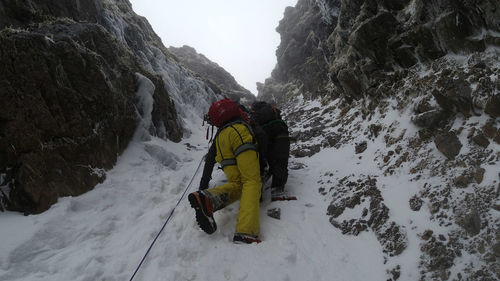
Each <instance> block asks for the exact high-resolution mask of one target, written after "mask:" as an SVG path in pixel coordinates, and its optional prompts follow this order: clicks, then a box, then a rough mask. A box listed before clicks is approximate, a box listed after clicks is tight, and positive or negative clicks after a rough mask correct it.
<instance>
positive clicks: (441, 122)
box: [258, 0, 500, 280]
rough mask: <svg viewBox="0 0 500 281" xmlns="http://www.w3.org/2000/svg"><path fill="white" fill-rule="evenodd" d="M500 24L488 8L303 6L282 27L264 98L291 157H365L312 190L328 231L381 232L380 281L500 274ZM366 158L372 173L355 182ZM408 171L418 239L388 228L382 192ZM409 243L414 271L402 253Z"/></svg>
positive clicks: (495, 8) (339, 1) (361, 0)
mask: <svg viewBox="0 0 500 281" xmlns="http://www.w3.org/2000/svg"><path fill="white" fill-rule="evenodd" d="M499 19H500V2H498V1H489V0H483V1H458V0H456V1H455V0H443V1H426V0H408V1H406V0H405V1H390V0H354V1H348V0H345V1H344V0H299V1H298V3H297V5H296V6H295V7H293V8H292V7H290V8H287V11H286V12H285V16H284V19H283V20H282V21H281V22H280V25H279V27H278V28H277V30H278V32H280V34H281V39H282V40H281V44H280V46H279V48H278V51H277V58H278V62H277V65H276V68H275V70H274V71H273V73H272V76H271V77H270V78H268V79H267V80H266V81H265V83H264V84H261V85H260V87H259V96H258V97H259V98H260V99H264V100H274V101H277V102H278V103H279V104H280V106H281V107H282V108H284V110H283V112H284V115H285V120H287V121H288V123H289V125H290V126H289V128H290V131H291V134H292V136H293V138H294V139H295V140H296V142H295V143H293V144H292V149H291V154H292V155H293V156H294V157H295V158H296V159H300V158H302V157H311V156H313V155H315V154H321V152H322V151H323V150H324V149H326V150H329V151H330V152H331V150H332V149H334V150H339V151H343V152H345V151H346V150H347V151H352V154H353V155H348V154H347V155H346V154H345V153H344V154H342V153H339V155H342V156H343V157H346V159H350V158H351V157H352V158H354V159H359V161H355V162H357V163H353V167H350V168H352V170H353V172H352V173H349V174H347V175H345V174H344V175H339V174H338V172H339V170H342V168H339V166H342V165H346V164H345V161H344V160H346V159H333V160H332V169H331V171H327V172H326V173H325V175H324V176H323V177H322V178H321V179H319V181H318V191H319V192H320V193H321V194H323V195H324V196H326V198H331V204H330V206H329V207H328V209H327V210H326V213H327V215H328V216H330V222H331V224H332V226H333V227H335V228H337V229H339V230H340V231H341V232H342V233H343V234H346V235H358V234H359V233H361V232H372V233H373V234H374V235H375V237H376V239H377V240H378V241H379V242H380V245H381V247H382V250H383V252H384V254H385V260H384V263H387V272H388V278H387V279H388V280H398V279H399V278H400V276H406V278H409V276H410V275H411V278H410V279H415V278H417V279H419V280H496V279H498V278H500V267H499V265H498V262H496V261H497V260H498V256H499V251H498V249H499V245H500V237H499V235H498V225H499V219H498V218H499V216H498V214H499V210H500V208H499V205H498V197H499V190H500V186H499V184H498V182H499V180H500V178H499V175H498V172H497V170H498V169H497V167H498V166H499V165H500V154H499V151H500V150H499V147H500V120H499V116H500V115H499V109H500V103H499V100H500V82H499V81H500V79H499V78H500V77H499V74H498V73H500V61H499V59H498V58H499V57H500V35H499V34H500V32H499V31H500V21H499ZM313 34H314V35H316V36H313ZM311 38H318V39H319V40H318V41H314V40H313V41H311V40H310V39H311ZM311 42H314V44H311ZM319 53H321V54H323V56H319V55H315V54H319ZM311 65H314V66H315V67H311ZM304 104H306V105H307V106H306V107H304ZM313 105H315V106H313ZM380 144H382V145H381V146H380ZM374 147H376V149H374ZM327 153H328V152H327ZM365 158H368V159H369V160H367V162H368V163H369V165H372V164H373V165H375V166H376V168H375V169H372V170H370V171H369V172H368V174H361V173H356V172H354V171H357V170H358V169H357V167H358V166H357V165H358V164H360V162H363V161H362V160H361V159H365ZM297 161H299V162H300V160H297ZM339 163H342V165H340V164H339ZM406 175H409V178H408V181H407V182H406V181H405V182H401V187H399V186H398V188H397V189H394V190H393V191H395V192H396V193H398V192H402V191H404V192H407V191H408V190H409V189H407V187H409V186H414V187H415V189H414V194H413V195H412V196H411V197H409V198H408V199H409V200H408V199H405V200H404V202H399V201H398V202H397V203H398V204H400V203H402V204H406V205H405V206H404V208H403V210H404V213H405V215H408V216H409V217H411V216H412V214H419V215H422V216H423V218H425V220H426V223H427V225H426V226H425V228H423V229H419V228H418V227H417V226H416V225H414V224H413V222H412V221H410V222H409V224H407V225H405V222H402V221H401V220H400V221H398V220H397V219H395V218H396V217H398V216H397V215H395V214H394V210H393V209H392V208H393V207H394V205H393V206H391V205H390V204H389V202H391V197H392V199H394V197H393V196H394V195H393V194H387V191H386V190H385V191H384V188H386V187H384V184H383V183H384V182H385V183H386V184H387V183H390V184H393V183H400V181H399V176H401V177H404V176H406ZM381 183H382V184H381ZM388 199H389V200H388ZM363 202H365V203H363ZM366 202H369V204H367V203H366ZM351 214H356V215H353V216H351ZM357 214H359V215H357ZM436 226H437V227H436ZM412 237H414V238H415V237H416V239H414V240H412ZM412 245H413V246H415V245H417V248H418V249H417V251H418V253H417V254H416V255H415V259H414V260H413V261H412V265H411V266H414V265H415V264H418V271H413V272H412V273H409V272H410V270H409V269H408V264H407V265H406V268H405V265H404V263H405V261H404V259H405V258H400V256H401V255H406V257H408V255H412V253H408V251H412V250H408V248H411V246H412ZM413 249H414V250H415V248H413ZM405 252H406V254H404V253H405ZM409 274H410V275H409ZM417 276H418V277H417Z"/></svg>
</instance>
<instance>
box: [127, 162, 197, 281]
mask: <svg viewBox="0 0 500 281" xmlns="http://www.w3.org/2000/svg"><path fill="white" fill-rule="evenodd" d="M203 160H205V156H203V157H202V158H201V160H200V163H199V164H198V168H196V171H195V172H194V175H193V177H192V178H191V181H189V184H188V185H187V186H186V189H185V190H184V193H182V195H181V198H179V201H177V204H176V205H175V207H174V208H173V209H172V211H171V212H170V215H169V216H168V218H167V220H166V221H165V223H164V224H163V226H162V227H161V229H160V231H159V232H158V234H156V237H155V239H154V240H153V242H151V245H149V248H148V250H147V251H146V254H144V257H142V260H141V262H140V263H139V265H138V266H137V268H136V269H135V271H134V274H133V275H132V277H130V280H129V281H132V280H133V279H134V277H135V275H136V274H137V272H138V271H139V269H140V268H141V266H142V264H143V263H144V260H146V257H147V255H148V254H149V252H150V251H151V248H153V245H154V244H155V243H156V240H157V239H158V237H160V234H161V232H162V231H163V229H165V226H167V223H168V222H169V221H170V218H171V217H172V215H173V214H174V211H175V209H176V208H177V207H178V206H179V204H180V203H181V201H182V199H184V196H185V195H186V193H187V191H188V190H189V187H191V184H192V183H193V180H194V178H195V177H196V175H197V174H198V171H199V170H200V167H201V163H203Z"/></svg>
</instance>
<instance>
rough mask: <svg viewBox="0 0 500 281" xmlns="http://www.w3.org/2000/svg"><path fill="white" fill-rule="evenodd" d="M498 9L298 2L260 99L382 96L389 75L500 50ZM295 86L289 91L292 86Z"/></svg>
mask: <svg viewBox="0 0 500 281" xmlns="http://www.w3.org/2000/svg"><path fill="white" fill-rule="evenodd" d="M498 18H500V11H499V8H498V3H497V2H496V1H490V0H483V1H474V2H470V1H455V0H443V1H424V0H414V1H409V0H408V1H376V0H370V1H365V0H360V1H341V0H299V1H298V3H297V5H296V6H295V7H288V8H287V9H286V11H285V16H284V18H283V20H282V21H281V22H280V24H279V26H278V27H277V29H276V30H277V31H278V32H279V33H280V34H281V44H280V46H279V47H278V50H277V51H276V56H277V59H278V63H277V65H276V68H275V69H274V71H273V73H272V76H271V78H269V79H268V81H266V83H265V84H263V85H261V87H260V88H261V90H260V91H259V96H261V97H262V98H268V99H280V98H282V96H283V95H285V94H286V93H289V92H290V90H291V88H290V87H286V86H287V84H289V83H292V84H293V86H294V87H293V88H294V89H300V91H301V92H302V93H304V94H305V95H307V96H327V95H329V96H331V97H337V96H340V95H341V96H343V97H345V98H348V99H359V98H361V97H363V96H366V95H378V94H379V93H377V87H378V85H379V81H380V80H381V78H382V77H383V76H384V75H387V74H389V73H393V72H395V71H398V70H401V69H405V68H408V67H411V66H414V65H416V64H420V63H424V64H425V63H430V62H432V61H434V60H435V59H437V58H440V57H443V56H444V55H445V54H448V53H450V52H453V53H472V52H483V51H485V50H486V49H487V48H488V47H491V46H500V36H499V35H498V34H499V32H500V21H499V20H498ZM289 86H290V85H289Z"/></svg>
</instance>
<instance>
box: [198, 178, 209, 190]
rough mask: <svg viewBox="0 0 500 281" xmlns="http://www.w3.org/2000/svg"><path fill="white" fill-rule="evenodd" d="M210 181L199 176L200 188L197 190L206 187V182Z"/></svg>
mask: <svg viewBox="0 0 500 281" xmlns="http://www.w3.org/2000/svg"><path fill="white" fill-rule="evenodd" d="M209 182H210V179H205V178H203V177H202V178H201V181H200V188H199V190H205V189H207V188H208V183H209Z"/></svg>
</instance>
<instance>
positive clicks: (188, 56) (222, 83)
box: [168, 45, 255, 105]
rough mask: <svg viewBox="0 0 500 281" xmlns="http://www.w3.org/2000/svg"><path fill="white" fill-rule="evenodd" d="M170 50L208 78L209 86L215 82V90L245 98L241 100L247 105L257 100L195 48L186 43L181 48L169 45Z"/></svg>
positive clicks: (204, 77)
mask: <svg viewBox="0 0 500 281" xmlns="http://www.w3.org/2000/svg"><path fill="white" fill-rule="evenodd" d="M168 50H169V51H170V52H171V53H172V54H174V55H175V56H176V57H177V58H178V59H179V60H180V61H181V62H182V63H183V64H184V65H186V66H187V67H188V68H189V69H191V70H192V71H194V72H196V73H198V74H199V75H200V76H201V77H202V78H203V79H206V80H207V84H208V85H209V86H211V85H212V84H215V85H216V86H215V87H213V88H212V90H214V92H216V91H220V94H222V95H224V96H227V97H230V98H231V99H233V100H240V99H243V100H242V101H241V102H242V103H243V104H245V105H250V104H251V103H252V102H253V101H255V96H254V95H253V94H252V93H251V92H250V91H249V90H247V89H245V88H243V87H242V86H241V85H240V84H238V82H236V80H235V79H234V77H233V76H232V75H231V74H230V73H229V72H227V71H226V70H225V69H224V68H222V67H220V66H219V65H218V64H217V63H215V62H213V61H210V60H209V59H208V58H207V57H205V56H204V55H203V54H199V53H197V52H196V50H195V49H194V48H192V47H189V46H186V45H184V46H182V47H180V48H175V47H169V48H168Z"/></svg>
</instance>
